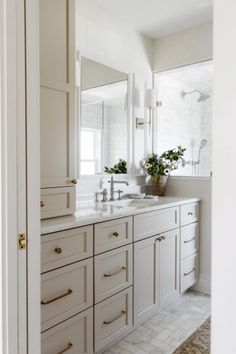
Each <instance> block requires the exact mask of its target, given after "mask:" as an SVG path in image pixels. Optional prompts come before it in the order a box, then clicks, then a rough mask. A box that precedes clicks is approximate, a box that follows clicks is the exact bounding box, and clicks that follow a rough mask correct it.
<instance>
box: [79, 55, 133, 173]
mask: <svg viewBox="0 0 236 354" xmlns="http://www.w3.org/2000/svg"><path fill="white" fill-rule="evenodd" d="M82 57H84V58H88V59H90V60H93V61H96V62H97V63H99V64H102V65H106V66H109V65H107V64H106V63H102V62H99V61H97V60H94V59H93V58H91V57H89V56H87V55H83V54H81V52H79V51H77V57H76V91H77V92H76V101H77V103H76V115H77V122H76V123H77V124H76V125H77V127H76V133H77V134H76V135H77V139H76V140H77V144H76V147H77V152H78V153H77V154H76V156H77V161H76V172H77V178H78V179H81V178H84V177H86V178H90V179H91V178H94V179H95V178H98V177H103V176H107V175H108V174H106V173H105V172H103V173H97V174H94V175H81V171H80V161H81V148H80V147H81V138H80V137H81V117H82V104H81V91H82V90H81V77H82V75H81V69H82V67H81V64H82V60H81V58H82ZM109 67H110V68H113V69H114V70H119V71H121V70H120V69H117V68H114V67H111V66H109ZM124 74H126V75H127V160H126V161H127V176H129V175H131V174H132V169H133V157H134V156H133V151H134V149H133V129H134V124H133V121H134V107H133V95H134V74H131V73H126V72H124Z"/></svg>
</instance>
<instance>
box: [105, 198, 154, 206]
mask: <svg viewBox="0 0 236 354" xmlns="http://www.w3.org/2000/svg"><path fill="white" fill-rule="evenodd" d="M157 203H158V199H123V200H115V201H114V202H110V204H111V205H112V206H113V207H117V208H143V207H145V206H147V207H152V206H155V205H157Z"/></svg>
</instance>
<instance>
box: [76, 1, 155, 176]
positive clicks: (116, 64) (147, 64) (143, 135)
mask: <svg viewBox="0 0 236 354" xmlns="http://www.w3.org/2000/svg"><path fill="white" fill-rule="evenodd" d="M77 8H78V10H77V49H78V50H79V51H80V52H81V55H82V56H85V57H87V58H89V59H93V60H95V61H98V62H100V63H103V64H105V65H108V66H111V67H113V68H115V69H117V70H120V71H122V72H125V73H127V74H128V73H134V74H135V88H134V93H135V97H134V105H135V111H134V123H135V117H136V116H138V117H143V116H144V108H143V105H144V91H145V88H146V87H147V86H149V87H151V84H152V40H151V39H148V38H147V37H145V36H144V35H141V34H139V33H137V32H136V31H135V30H134V29H132V28H131V27H129V26H128V25H127V23H123V22H122V21H120V20H117V18H116V16H115V15H114V17H112V16H111V15H110V13H106V11H105V10H103V9H101V8H100V7H98V6H96V4H95V2H94V1H93V0H77ZM147 133H148V129H145V131H144V130H142V129H138V130H135V136H134V140H135V142H134V144H135V145H134V147H135V156H134V160H135V161H134V162H135V167H136V172H138V171H139V161H140V160H142V159H143V158H144V156H145V155H146V153H147V149H148V148H149V146H150V144H149V145H148V144H147ZM149 151H150V150H149Z"/></svg>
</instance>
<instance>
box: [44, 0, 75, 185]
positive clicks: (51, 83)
mask: <svg viewBox="0 0 236 354" xmlns="http://www.w3.org/2000/svg"><path fill="white" fill-rule="evenodd" d="M40 78H41V83H40V85H41V99H40V108H41V144H40V145H41V187H42V188H47V187H48V188H50V187H63V186H72V185H73V182H72V181H73V180H74V179H75V131H76V130H75V120H76V118H75V0H40Z"/></svg>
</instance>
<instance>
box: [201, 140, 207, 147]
mask: <svg viewBox="0 0 236 354" xmlns="http://www.w3.org/2000/svg"><path fill="white" fill-rule="evenodd" d="M206 145H207V139H202V140H201V142H200V147H199V149H203V148H204V147H205V146H206Z"/></svg>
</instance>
